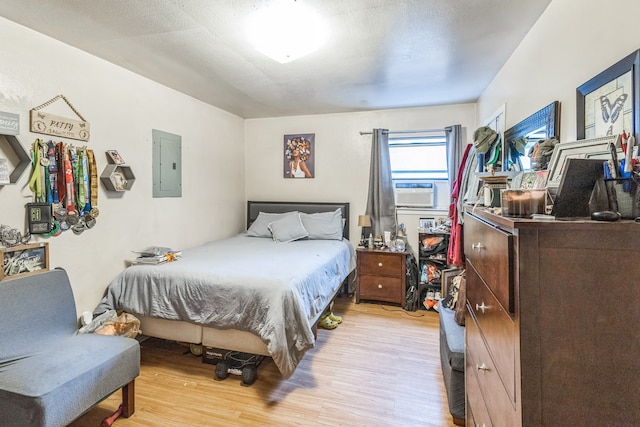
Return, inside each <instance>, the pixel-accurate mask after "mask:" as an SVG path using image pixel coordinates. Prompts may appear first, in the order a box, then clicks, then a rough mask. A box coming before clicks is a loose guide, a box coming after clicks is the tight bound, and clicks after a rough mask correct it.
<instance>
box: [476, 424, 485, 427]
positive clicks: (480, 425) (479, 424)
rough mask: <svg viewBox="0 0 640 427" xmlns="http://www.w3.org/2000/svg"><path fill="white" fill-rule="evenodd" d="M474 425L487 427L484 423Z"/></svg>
mask: <svg viewBox="0 0 640 427" xmlns="http://www.w3.org/2000/svg"><path fill="white" fill-rule="evenodd" d="M476 427H487V425H486V424H485V423H482V424H480V423H478V424H476Z"/></svg>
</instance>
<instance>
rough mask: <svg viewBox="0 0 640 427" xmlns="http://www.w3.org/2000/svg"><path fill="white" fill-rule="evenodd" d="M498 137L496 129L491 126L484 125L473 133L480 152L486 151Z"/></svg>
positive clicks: (475, 144) (474, 142)
mask: <svg viewBox="0 0 640 427" xmlns="http://www.w3.org/2000/svg"><path fill="white" fill-rule="evenodd" d="M497 137H498V134H497V133H496V131H494V130H493V129H491V128H490V127H489V126H482V127H479V128H478V129H476V131H475V132H474V133H473V145H474V146H475V147H476V151H477V152H478V153H486V152H487V151H489V148H491V145H492V144H493V143H494V142H495V140H496V138H497Z"/></svg>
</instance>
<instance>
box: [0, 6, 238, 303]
mask: <svg viewBox="0 0 640 427" xmlns="http://www.w3.org/2000/svg"><path fill="white" fill-rule="evenodd" d="M0 40H2V43H0V57H1V58H2V61H0V111H3V112H10V113H15V114H19V115H20V134H19V135H18V138H19V139H20V141H21V143H22V145H23V146H24V148H25V150H27V151H29V149H30V146H31V144H32V142H33V141H34V140H35V139H36V138H44V139H45V140H49V139H53V140H54V141H60V140H64V139H62V138H50V137H48V136H45V135H38V134H34V133H31V132H29V110H30V109H31V108H34V107H36V106H38V105H40V104H42V103H44V102H46V101H48V100H49V99H51V98H53V97H55V96H56V95H58V94H64V95H65V96H66V97H67V98H68V99H69V101H71V103H72V104H73V105H74V107H75V108H76V109H77V110H78V111H79V112H80V113H81V114H82V115H83V116H84V117H85V119H86V120H88V121H89V122H90V125H91V139H90V141H89V142H88V143H87V144H86V145H87V146H88V147H89V148H91V149H93V150H94V152H95V153H96V158H97V162H98V169H99V171H100V172H101V171H102V170H103V169H104V167H105V165H106V163H107V160H106V156H105V154H104V153H105V151H106V150H108V149H116V150H118V151H119V153H120V154H121V155H122V157H123V158H124V160H125V161H126V163H127V164H128V165H130V166H131V168H132V170H133V172H134V174H135V177H136V181H135V183H134V185H133V187H132V189H131V191H129V192H126V193H108V192H107V191H106V190H105V189H104V187H103V186H102V185H100V189H99V203H98V204H99V208H100V212H101V214H100V216H99V218H98V220H97V224H96V226H95V227H94V228H92V229H91V230H88V231H85V232H84V233H83V234H81V235H79V236H76V235H74V234H73V233H72V232H71V231H68V232H65V233H63V234H62V235H61V236H58V237H51V238H48V239H44V238H40V237H37V238H35V239H33V240H32V241H48V242H49V246H50V261H51V266H52V267H56V266H60V267H63V268H65V269H66V270H67V271H68V273H69V275H70V277H71V281H72V285H73V289H74V294H75V297H76V305H77V308H78V312H79V313H81V312H83V311H85V310H89V311H92V310H93V309H94V308H95V306H96V305H97V303H98V302H99V300H100V298H101V297H102V295H103V293H104V290H105V288H106V286H107V284H108V283H109V282H110V281H111V279H113V277H115V275H116V274H117V273H119V272H120V271H121V270H122V269H123V268H124V266H125V263H124V261H125V260H126V259H130V258H132V255H133V254H132V253H131V251H132V250H136V249H140V248H143V247H146V246H149V245H162V246H169V247H172V248H175V249H182V248H186V247H190V246H194V245H197V244H200V243H203V242H205V241H208V240H211V239H216V238H221V237H226V236H229V235H233V234H236V233H238V232H239V231H241V230H243V229H244V210H245V200H246V199H245V196H244V185H245V183H244V179H245V170H244V130H243V124H244V122H243V120H242V119H241V118H239V117H237V116H234V115H232V114H229V113H227V112H224V111H222V110H219V109H217V108H214V107H211V106H210V105H207V104H204V103H202V102H200V101H197V100H195V99H193V98H191V97H188V96H185V95H182V94H180V93H178V92H176V91H173V90H171V89H168V88H166V87H164V86H161V85H159V84H157V83H154V82H152V81H150V80H147V79H144V78H142V77H140V76H138V75H135V74H133V73H130V72H128V71H125V70H124V69H122V68H119V67H116V66H114V65H111V64H109V63H107V62H105V61H102V60H100V59H98V58H95V57H93V56H90V55H87V54H86V53H83V52H81V51H79V50H77V49H74V48H71V47H69V46H67V45H65V44H62V43H60V42H58V41H56V40H53V39H50V38H48V37H45V36H43V35H41V34H38V33H35V32H33V31H31V30H29V29H26V28H24V27H21V26H19V25H17V24H14V23H12V22H10V21H7V20H4V19H2V18H0ZM43 111H46V112H50V113H52V114H58V115H62V116H65V117H69V118H75V115H74V113H73V112H72V111H71V110H70V109H69V108H68V107H66V105H65V104H64V101H58V102H56V103H55V104H53V105H52V106H50V107H47V108H44V109H43ZM152 129H159V130H162V131H165V132H170V133H174V134H178V135H181V136H182V170H183V175H182V190H183V191H182V197H181V198H164V199H154V198H153V197H152V169H151V168H152V163H151V161H152V146H151V131H152ZM64 141H65V142H67V143H73V144H76V145H78V146H81V145H84V143H83V142H80V141H76V142H74V141H73V140H64ZM6 145H7V144H3V146H0V156H2V157H5V158H11V157H12V156H11V155H9V153H6V152H3V149H2V148H3V147H4V148H6ZM29 175H30V168H28V169H27V171H25V173H24V174H23V175H22V177H21V178H20V180H19V182H18V183H17V184H11V185H5V186H4V187H3V186H0V224H5V225H9V226H11V227H14V228H18V229H19V230H21V231H24V230H25V227H26V225H25V208H24V206H25V204H26V203H28V202H31V201H33V197H32V194H31V192H30V191H29V189H28V185H27V184H28V181H29Z"/></svg>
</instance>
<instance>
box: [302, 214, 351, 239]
mask: <svg viewBox="0 0 640 427" xmlns="http://www.w3.org/2000/svg"><path fill="white" fill-rule="evenodd" d="M300 218H302V225H303V226H304V228H305V229H306V230H307V231H308V232H309V239H315V240H342V229H343V228H344V222H343V219H342V210H341V209H340V208H338V209H336V210H335V211H333V212H319V213H313V214H307V213H301V214H300Z"/></svg>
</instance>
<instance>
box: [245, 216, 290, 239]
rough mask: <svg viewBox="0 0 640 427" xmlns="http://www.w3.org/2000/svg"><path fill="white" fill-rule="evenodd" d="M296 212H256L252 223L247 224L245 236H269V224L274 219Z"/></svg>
mask: <svg viewBox="0 0 640 427" xmlns="http://www.w3.org/2000/svg"><path fill="white" fill-rule="evenodd" d="M296 214H298V212H297V211H294V212H284V213H266V212H260V213H258V217H257V218H256V219H255V221H253V223H252V224H251V225H250V226H249V229H248V230H247V236H251V237H271V231H270V230H269V224H271V223H272V222H274V221H277V220H279V219H280V218H284V217H286V216H288V215H289V216H290V215H296Z"/></svg>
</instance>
